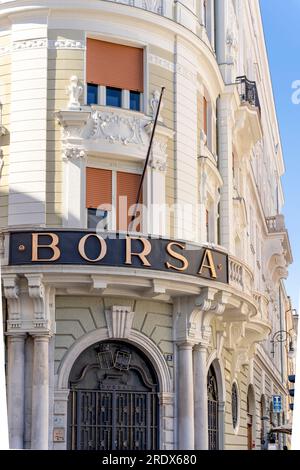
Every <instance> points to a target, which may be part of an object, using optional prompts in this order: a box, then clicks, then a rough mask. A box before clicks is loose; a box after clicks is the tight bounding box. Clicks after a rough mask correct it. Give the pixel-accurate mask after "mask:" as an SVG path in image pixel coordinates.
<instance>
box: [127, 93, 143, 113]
mask: <svg viewBox="0 0 300 470" xmlns="http://www.w3.org/2000/svg"><path fill="white" fill-rule="evenodd" d="M129 107H130V109H131V110H132V111H140V109H141V94H140V92H138V91H130V105H129Z"/></svg>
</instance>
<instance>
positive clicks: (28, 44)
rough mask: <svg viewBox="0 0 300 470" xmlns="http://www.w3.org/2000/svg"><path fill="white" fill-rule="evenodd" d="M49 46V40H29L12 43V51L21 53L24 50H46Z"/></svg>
mask: <svg viewBox="0 0 300 470" xmlns="http://www.w3.org/2000/svg"><path fill="white" fill-rule="evenodd" d="M47 46H48V40H47V38H38V39H28V40H27V41H15V42H13V43H12V50H13V51H19V50H24V49H44V48H47Z"/></svg>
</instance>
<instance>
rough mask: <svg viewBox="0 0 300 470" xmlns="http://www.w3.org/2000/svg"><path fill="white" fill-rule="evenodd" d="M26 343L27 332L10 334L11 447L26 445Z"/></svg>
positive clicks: (9, 393) (9, 411) (9, 399)
mask: <svg viewBox="0 0 300 470" xmlns="http://www.w3.org/2000/svg"><path fill="white" fill-rule="evenodd" d="M24 345H25V334H14V335H9V336H8V368H7V370H8V377H7V400H8V426H9V446H10V448H11V449H23V446H24V364H25V360H24V358H25V355H24Z"/></svg>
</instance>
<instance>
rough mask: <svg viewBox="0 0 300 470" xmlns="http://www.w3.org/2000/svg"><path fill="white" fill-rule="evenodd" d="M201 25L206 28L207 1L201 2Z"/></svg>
mask: <svg viewBox="0 0 300 470" xmlns="http://www.w3.org/2000/svg"><path fill="white" fill-rule="evenodd" d="M203 24H204V26H205V27H207V0H203Z"/></svg>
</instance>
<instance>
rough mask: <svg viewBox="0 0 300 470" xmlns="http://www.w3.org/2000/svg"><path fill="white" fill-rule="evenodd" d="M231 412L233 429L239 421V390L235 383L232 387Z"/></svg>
mask: <svg viewBox="0 0 300 470" xmlns="http://www.w3.org/2000/svg"><path fill="white" fill-rule="evenodd" d="M231 412H232V425H233V429H236V427H237V423H238V391H237V386H236V384H235V383H234V384H233V385H232V389H231Z"/></svg>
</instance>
